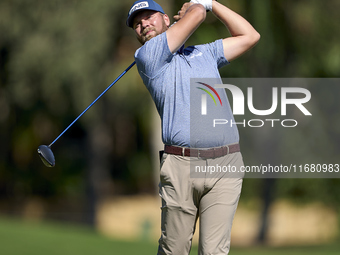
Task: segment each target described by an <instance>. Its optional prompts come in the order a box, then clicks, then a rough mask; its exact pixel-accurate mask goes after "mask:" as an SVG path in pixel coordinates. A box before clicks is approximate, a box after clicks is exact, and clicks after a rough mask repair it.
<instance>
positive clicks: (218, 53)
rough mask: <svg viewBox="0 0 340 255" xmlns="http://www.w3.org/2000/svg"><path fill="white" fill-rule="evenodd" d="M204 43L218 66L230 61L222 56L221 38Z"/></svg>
mask: <svg viewBox="0 0 340 255" xmlns="http://www.w3.org/2000/svg"><path fill="white" fill-rule="evenodd" d="M206 45H207V47H208V49H209V50H210V52H211V54H212V55H213V57H214V59H215V61H216V63H217V66H218V68H221V67H223V66H225V65H228V64H230V62H229V61H228V60H227V59H226V58H225V56H224V50H223V42H222V39H219V40H216V41H215V42H212V43H208V44H206Z"/></svg>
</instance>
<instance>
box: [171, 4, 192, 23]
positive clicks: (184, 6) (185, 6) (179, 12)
mask: <svg viewBox="0 0 340 255" xmlns="http://www.w3.org/2000/svg"><path fill="white" fill-rule="evenodd" d="M193 4H194V3H191V2H187V3H184V4H183V6H182V8H181V9H180V10H179V11H178V12H177V15H175V16H174V20H175V21H179V20H180V19H181V18H183V16H184V14H185V13H186V11H187V10H188V8H189V7H190V6H191V5H193Z"/></svg>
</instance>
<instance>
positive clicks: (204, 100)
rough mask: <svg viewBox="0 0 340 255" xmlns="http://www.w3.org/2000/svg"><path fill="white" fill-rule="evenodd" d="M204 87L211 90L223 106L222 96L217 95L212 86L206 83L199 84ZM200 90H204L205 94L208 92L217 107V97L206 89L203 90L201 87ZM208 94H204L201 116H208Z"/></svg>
mask: <svg viewBox="0 0 340 255" xmlns="http://www.w3.org/2000/svg"><path fill="white" fill-rule="evenodd" d="M197 83H199V84H201V85H203V86H205V87H206V88H208V89H209V90H211V91H212V92H213V93H214V94H215V95H216V96H217V98H218V100H219V102H220V104H221V106H222V100H221V97H220V95H219V94H218V93H217V91H216V90H215V89H214V88H213V87H211V86H210V85H208V84H206V83H203V82H197ZM197 88H198V89H200V90H203V91H204V92H206V93H207V94H208V95H209V96H210V97H211V98H212V100H213V101H214V103H215V105H217V102H216V100H215V96H214V95H213V94H212V93H211V92H210V91H209V90H208V89H206V88H201V87H197ZM207 94H202V98H201V100H202V104H201V114H202V115H207Z"/></svg>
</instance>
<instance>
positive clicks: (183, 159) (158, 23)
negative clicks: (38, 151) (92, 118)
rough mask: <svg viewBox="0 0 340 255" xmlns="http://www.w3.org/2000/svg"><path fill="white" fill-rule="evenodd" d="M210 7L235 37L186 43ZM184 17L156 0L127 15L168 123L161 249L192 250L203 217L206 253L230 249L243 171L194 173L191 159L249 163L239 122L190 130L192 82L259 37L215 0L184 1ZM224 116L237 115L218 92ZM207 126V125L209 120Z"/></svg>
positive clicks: (145, 0) (145, 75)
mask: <svg viewBox="0 0 340 255" xmlns="http://www.w3.org/2000/svg"><path fill="white" fill-rule="evenodd" d="M207 11H211V12H212V13H213V14H214V15H215V16H216V17H217V18H218V19H219V20H220V21H221V22H222V23H223V24H224V25H226V27H227V28H228V29H229V31H230V34H231V35H232V36H231V37H228V38H224V39H219V40H216V41H214V42H212V43H209V44H205V45H197V46H191V47H187V48H184V47H183V45H184V43H185V42H186V41H187V39H188V38H189V37H190V36H191V35H192V33H193V32H194V31H195V30H196V29H197V28H198V27H199V26H200V24H201V23H202V22H204V20H205V18H206V15H207ZM174 19H175V20H176V21H177V22H176V23H175V24H174V25H172V26H170V18H169V16H168V15H166V14H165V13H164V11H163V9H162V7H161V6H160V5H159V4H157V3H156V2H154V1H152V0H140V1H136V2H135V3H134V4H133V5H132V7H131V9H130V11H129V13H128V18H127V22H126V23H127V25H128V26H129V27H131V28H132V29H133V30H134V32H135V34H136V36H137V39H138V40H139V42H140V43H141V44H142V45H143V46H142V47H140V48H139V49H138V50H137V51H136V53H135V60H136V64H137V68H138V72H139V74H140V76H141V78H142V79H143V82H144V84H145V86H146V87H147V89H148V90H149V92H150V94H151V96H152V98H153V100H154V102H155V104H156V107H157V110H158V113H159V115H160V117H161V120H162V140H163V142H164V144H165V148H164V154H163V155H162V157H161V171H160V184H159V188H160V190H159V194H160V196H161V199H162V217H161V219H162V220H161V221H162V222H161V237H160V239H159V248H158V254H173V255H186V254H189V252H190V248H191V240H192V237H193V233H194V231H195V225H196V221H197V218H198V217H199V218H200V233H199V254H228V252H229V248H230V232H231V226H232V221H233V218H234V214H235V211H236V207H237V204H238V200H239V197H240V193H241V187H242V178H243V175H240V176H239V177H237V178H236V177H234V178H227V177H226V176H223V175H220V176H218V178H211V177H209V176H205V177H203V178H191V176H190V164H192V163H193V162H194V163H195V164H197V165H202V166H209V165H233V166H236V167H241V166H242V165H243V160H242V155H241V153H240V147H239V144H238V142H239V135H238V131H237V127H236V125H234V126H233V127H231V128H223V129H218V131H216V130H214V132H209V131H208V130H206V131H207V132H203V133H202V132H200V133H199V132H191V134H190V130H192V129H190V79H191V78H218V79H220V78H221V77H220V74H219V72H218V69H219V68H221V67H222V66H225V65H227V64H229V61H231V60H234V59H235V58H237V57H239V56H240V55H242V54H243V53H244V52H246V51H247V50H249V49H250V48H252V47H253V46H254V45H255V44H256V43H257V41H258V40H259V38H260V36H259V34H258V33H257V32H256V30H255V29H254V28H253V27H252V26H251V25H250V24H249V23H248V22H247V21H246V20H245V19H244V18H242V17H241V16H240V15H238V14H236V13H235V12H233V11H232V10H230V9H229V8H227V7H226V6H224V5H223V4H221V3H219V2H217V1H212V0H192V1H191V2H188V3H185V4H184V5H183V6H182V8H181V10H180V11H179V12H178V15H176V16H174ZM218 94H219V96H220V97H221V105H222V106H221V107H219V108H216V111H217V113H218V114H221V115H223V116H224V119H233V116H232V112H231V109H230V106H229V102H228V99H227V97H226V94H225V91H222V92H221V91H219V93H218ZM202 125H203V126H204V123H202Z"/></svg>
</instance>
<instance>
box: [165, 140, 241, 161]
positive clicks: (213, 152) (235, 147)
mask: <svg viewBox="0 0 340 255" xmlns="http://www.w3.org/2000/svg"><path fill="white" fill-rule="evenodd" d="M239 151H240V145H239V144H238V143H237V144H231V145H228V146H223V147H217V148H211V149H205V150H200V149H191V148H185V147H178V146H170V145H165V147H164V152H165V153H168V154H173V155H178V156H185V157H197V158H218V157H222V156H224V155H227V154H232V153H235V152H239Z"/></svg>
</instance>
